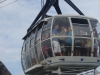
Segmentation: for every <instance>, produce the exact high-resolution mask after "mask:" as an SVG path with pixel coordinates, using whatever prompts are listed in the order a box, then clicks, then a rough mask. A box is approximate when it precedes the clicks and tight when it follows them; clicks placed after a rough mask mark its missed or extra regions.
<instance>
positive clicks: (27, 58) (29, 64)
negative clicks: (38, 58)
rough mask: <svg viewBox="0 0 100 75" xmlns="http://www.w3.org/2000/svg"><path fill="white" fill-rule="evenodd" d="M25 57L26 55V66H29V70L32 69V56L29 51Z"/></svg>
mask: <svg viewBox="0 0 100 75" xmlns="http://www.w3.org/2000/svg"><path fill="white" fill-rule="evenodd" d="M25 55H26V57H25V58H26V64H27V68H29V67H31V60H30V56H29V51H27V52H26V53H25Z"/></svg>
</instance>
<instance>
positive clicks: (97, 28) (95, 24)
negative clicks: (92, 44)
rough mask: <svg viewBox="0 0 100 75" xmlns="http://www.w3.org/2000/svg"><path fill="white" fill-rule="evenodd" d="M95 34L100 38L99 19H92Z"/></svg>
mask: <svg viewBox="0 0 100 75" xmlns="http://www.w3.org/2000/svg"><path fill="white" fill-rule="evenodd" d="M90 23H91V26H92V29H93V35H94V37H95V38H100V23H99V22H98V21H97V20H90Z"/></svg>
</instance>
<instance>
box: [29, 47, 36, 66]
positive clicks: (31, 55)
mask: <svg viewBox="0 0 100 75" xmlns="http://www.w3.org/2000/svg"><path fill="white" fill-rule="evenodd" d="M30 59H31V64H32V65H35V64H37V62H36V57H35V53H34V47H33V48H32V49H31V50H30Z"/></svg>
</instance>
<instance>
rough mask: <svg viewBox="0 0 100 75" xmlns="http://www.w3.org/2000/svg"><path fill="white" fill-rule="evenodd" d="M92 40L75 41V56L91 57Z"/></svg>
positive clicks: (80, 39)
mask: <svg viewBox="0 0 100 75" xmlns="http://www.w3.org/2000/svg"><path fill="white" fill-rule="evenodd" d="M91 47H92V40H91V39H85V38H75V39H74V55H75V56H91Z"/></svg>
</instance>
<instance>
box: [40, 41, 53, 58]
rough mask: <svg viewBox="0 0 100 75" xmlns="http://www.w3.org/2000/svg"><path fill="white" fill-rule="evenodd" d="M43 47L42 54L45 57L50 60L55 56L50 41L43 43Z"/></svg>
mask: <svg viewBox="0 0 100 75" xmlns="http://www.w3.org/2000/svg"><path fill="white" fill-rule="evenodd" d="M41 45H42V52H43V54H44V57H45V58H50V57H52V56H53V54H52V48H51V42H50V39H49V40H46V41H43V42H42V43H41Z"/></svg>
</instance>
